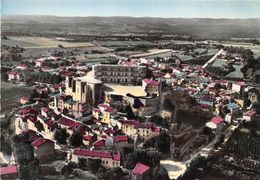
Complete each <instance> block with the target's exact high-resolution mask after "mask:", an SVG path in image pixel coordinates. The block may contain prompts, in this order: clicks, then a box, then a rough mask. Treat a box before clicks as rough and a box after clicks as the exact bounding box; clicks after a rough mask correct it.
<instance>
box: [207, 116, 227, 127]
mask: <svg viewBox="0 0 260 180" xmlns="http://www.w3.org/2000/svg"><path fill="white" fill-rule="evenodd" d="M210 122H213V123H214V124H216V125H219V124H221V123H222V122H224V120H223V119H222V118H221V117H214V118H212V119H211V120H210Z"/></svg>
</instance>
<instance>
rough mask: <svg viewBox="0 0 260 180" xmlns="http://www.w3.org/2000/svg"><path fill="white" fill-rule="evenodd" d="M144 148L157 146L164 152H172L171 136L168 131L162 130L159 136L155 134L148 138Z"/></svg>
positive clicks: (156, 147)
mask: <svg viewBox="0 0 260 180" xmlns="http://www.w3.org/2000/svg"><path fill="white" fill-rule="evenodd" d="M143 147H144V148H155V149H157V150H158V151H160V152H161V153H162V154H167V153H169V152H170V147H171V137H170V136H169V135H168V134H167V133H166V132H161V133H160V135H159V136H154V137H152V138H150V139H148V140H147V141H146V142H145V143H144V145H143Z"/></svg>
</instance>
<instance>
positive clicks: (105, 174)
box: [98, 167, 129, 180]
mask: <svg viewBox="0 0 260 180" xmlns="http://www.w3.org/2000/svg"><path fill="white" fill-rule="evenodd" d="M127 176H128V173H127V172H124V171H123V170H122V169H121V168H120V167H115V168H111V169H108V170H105V169H103V168H101V169H100V170H99V171H98V177H99V178H100V179H106V180H115V179H118V180H119V179H120V180H124V179H125V180H126V179H129V178H127Z"/></svg>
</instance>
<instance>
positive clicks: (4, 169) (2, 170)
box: [0, 165, 18, 176]
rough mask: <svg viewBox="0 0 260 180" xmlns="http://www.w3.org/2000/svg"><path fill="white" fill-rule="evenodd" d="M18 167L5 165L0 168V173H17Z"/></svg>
mask: <svg viewBox="0 0 260 180" xmlns="http://www.w3.org/2000/svg"><path fill="white" fill-rule="evenodd" d="M17 173H18V169H17V166H16V165H14V166H7V167H1V168H0V175H1V176H2V175H9V174H17Z"/></svg>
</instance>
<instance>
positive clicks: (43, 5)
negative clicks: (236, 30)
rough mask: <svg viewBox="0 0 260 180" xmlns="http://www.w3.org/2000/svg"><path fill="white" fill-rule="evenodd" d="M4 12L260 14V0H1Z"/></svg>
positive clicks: (226, 16) (59, 14)
mask: <svg viewBox="0 0 260 180" xmlns="http://www.w3.org/2000/svg"><path fill="white" fill-rule="evenodd" d="M1 8H2V14H3V15H7V14H9V15H10V14H29V15H31V14H36V15H57V16H135V17H141V16H150V17H185V18H187V17H188V18H192V17H209V18H222V17H224V18H260V0H243V1H241V0H2V7H1Z"/></svg>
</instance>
